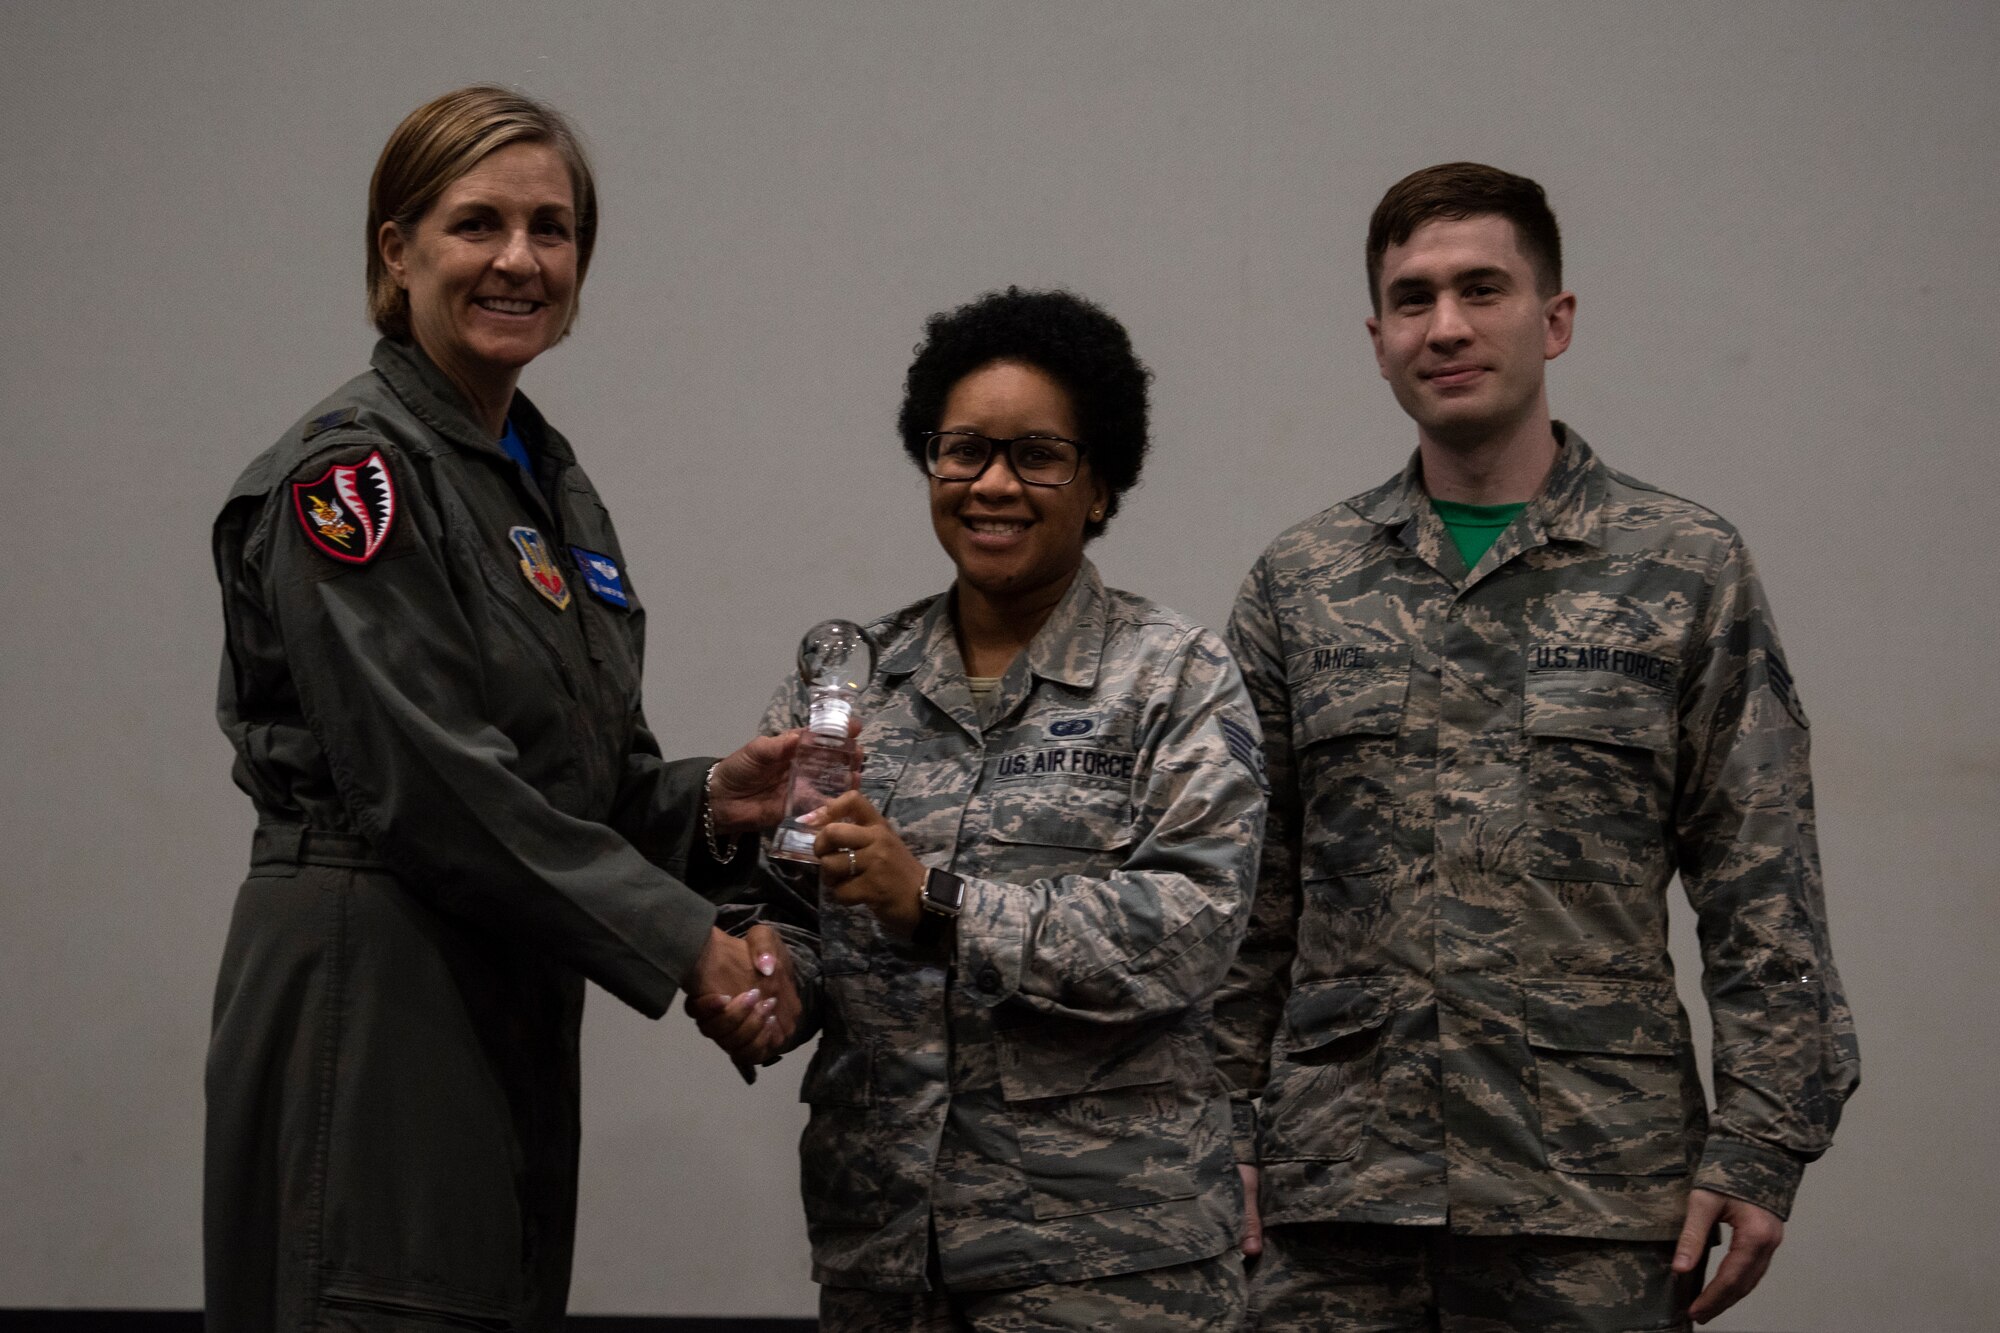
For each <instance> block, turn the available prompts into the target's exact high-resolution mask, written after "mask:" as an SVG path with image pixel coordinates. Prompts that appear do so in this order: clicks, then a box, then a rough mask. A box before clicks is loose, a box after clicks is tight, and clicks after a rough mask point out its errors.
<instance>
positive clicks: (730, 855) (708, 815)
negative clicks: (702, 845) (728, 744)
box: [701, 759, 736, 866]
mask: <svg viewBox="0 0 2000 1333" xmlns="http://www.w3.org/2000/svg"><path fill="white" fill-rule="evenodd" d="M721 767H722V761H721V760H720V759H718V760H716V761H715V762H714V763H712V764H710V765H709V766H708V776H707V777H706V778H703V779H702V783H701V831H702V834H703V836H705V837H706V838H707V839H708V854H709V855H710V856H711V857H713V858H714V859H715V863H716V864H717V865H719V866H726V865H728V864H729V863H730V862H731V861H734V860H735V859H736V839H734V838H731V839H730V840H729V845H728V846H726V847H725V846H723V844H722V842H721V841H720V840H719V839H718V838H717V837H716V836H715V804H714V802H712V801H711V800H710V799H709V796H708V793H709V789H710V788H711V787H713V786H715V770H716V769H718V768H721Z"/></svg>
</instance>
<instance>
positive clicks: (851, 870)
mask: <svg viewBox="0 0 2000 1333" xmlns="http://www.w3.org/2000/svg"><path fill="white" fill-rule="evenodd" d="M846 850H847V877H848V878H849V879H853V878H854V877H855V876H856V875H859V874H860V873H861V863H860V862H859V861H857V860H855V859H854V849H853V848H852V847H849V848H847V849H846Z"/></svg>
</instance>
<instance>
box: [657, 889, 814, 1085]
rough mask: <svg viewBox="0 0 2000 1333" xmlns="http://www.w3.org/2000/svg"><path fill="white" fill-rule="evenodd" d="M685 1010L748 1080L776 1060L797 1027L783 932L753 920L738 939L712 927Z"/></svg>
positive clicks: (797, 1007) (794, 985)
mask: <svg viewBox="0 0 2000 1333" xmlns="http://www.w3.org/2000/svg"><path fill="white" fill-rule="evenodd" d="M685 1007H686V1009H687V1012H688V1016H689V1017H690V1018H692V1019H694V1022H695V1026H696V1027H697V1028H699V1029H700V1030H701V1035H702V1036H704V1037H707V1038H708V1039H709V1040H710V1041H712V1042H714V1043H715V1044H716V1045H717V1046H720V1047H721V1048H722V1049H723V1051H724V1052H726V1053H727V1054H728V1056H729V1058H730V1059H731V1060H734V1061H735V1062H736V1068H737V1069H738V1070H740V1071H741V1072H742V1074H743V1078H744V1081H745V1082H755V1081H756V1078H757V1074H756V1067H757V1066H758V1065H760V1064H765V1063H768V1062H769V1061H771V1060H773V1059H775V1058H776V1057H777V1055H778V1054H779V1053H780V1052H781V1051H783V1050H784V1049H785V1046H786V1044H787V1043H788V1042H790V1041H791V1039H792V1034H793V1033H794V1032H796V1031H797V1030H798V1024H799V1014H800V1012H801V1009H802V1006H801V1004H800V1002H799V991H798V983H797V978H796V976H795V974H794V973H793V970H792V955H791V952H790V951H789V950H788V949H787V948H786V947H785V942H784V940H783V939H782V938H780V937H779V935H778V932H777V931H775V930H773V929H772V928H771V927H770V926H768V925H762V924H759V925H754V926H752V927H750V929H749V931H748V932H747V933H746V934H745V935H744V936H743V938H741V939H738V938H736V937H735V936H734V935H728V934H725V933H723V932H722V931H720V930H717V929H714V928H713V927H711V928H710V930H709V934H708V945H707V947H706V948H704V949H703V950H702V951H701V957H700V958H699V959H697V960H696V961H695V965H694V972H693V973H692V974H691V975H690V976H689V977H688V984H687V1002H686V1006H685Z"/></svg>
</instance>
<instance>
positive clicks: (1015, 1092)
mask: <svg viewBox="0 0 2000 1333" xmlns="http://www.w3.org/2000/svg"><path fill="white" fill-rule="evenodd" d="M996 1055H997V1058H998V1061H999V1066H1000V1091H1001V1096H1002V1097H1003V1098H1004V1099H1005V1101H1006V1104H1007V1114H1008V1117H1009V1119H1010V1120H1012V1122H1013V1125H1014V1134H1015V1139H1016V1141H1017V1143H1018V1144H1019V1146H1020V1153H1021V1173H1022V1175H1023V1176H1025V1177H1026V1179H1027V1182H1028V1189H1029V1194H1030V1197H1031V1200H1032V1203H1033V1207H1034V1211H1035V1216H1036V1217H1037V1218H1052V1217H1071V1216H1075V1215H1078V1214H1081V1213H1097V1212H1103V1211H1105V1210H1107V1209H1111V1208H1136V1207H1139V1206H1141V1205H1144V1204H1152V1203H1164V1202H1166V1201H1168V1200H1171V1199H1187V1198H1192V1197H1193V1196H1194V1194H1195V1186H1194V1174H1193V1172H1192V1171H1191V1170H1190V1169H1189V1165H1188V1150H1189V1130H1188V1125H1187V1124H1186V1123H1185V1122H1184V1121H1183V1118H1182V1113H1181V1112H1182V1108H1181V1095H1180V1078H1179V1066H1178V1063H1177V1062H1176V1060H1175V1057H1174V1048H1173V1045H1172V1042H1171V1039H1169V1038H1167V1037H1165V1036H1155V1037H1151V1038H1144V1037H1141V1038H1138V1039H1137V1040H1135V1037H1134V1034H1133V1033H1132V1031H1131V1029H1129V1028H1120V1027H1111V1028H1108V1029H1093V1030H1089V1031H1084V1030H1081V1029H1079V1028H1078V1027H1076V1026H1073V1025H1065V1026H1064V1029H1063V1030H1062V1031H1061V1032H1055V1031H1052V1030H1047V1029H1043V1028H1035V1029H1030V1030H1028V1031H1025V1032H1019V1033H1011V1034H1008V1033H1003V1034H1001V1036H1000V1038H999V1042H998V1046H997V1050H996ZM1190 1114H1192V1112H1190Z"/></svg>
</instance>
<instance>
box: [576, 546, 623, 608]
mask: <svg viewBox="0 0 2000 1333" xmlns="http://www.w3.org/2000/svg"><path fill="white" fill-rule="evenodd" d="M569 553H570V554H571V555H573V556H575V557H576V567H577V569H578V570H579V571H580V572H581V573H582V574H583V586H584V587H586V588H588V589H590V590H591V592H593V593H594V594H596V596H597V599H598V600H599V601H601V602H609V603H610V604H611V605H613V606H615V607H618V608H619V609H620V610H623V611H630V610H631V609H632V596H631V594H630V593H628V592H626V591H625V576H624V575H623V574H622V573H620V572H619V570H618V562H617V561H616V560H613V559H612V558H611V557H610V556H608V555H599V554H598V553H597V552H596V551H586V550H584V549H583V548H582V547H581V546H572V547H570V548H569Z"/></svg>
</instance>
